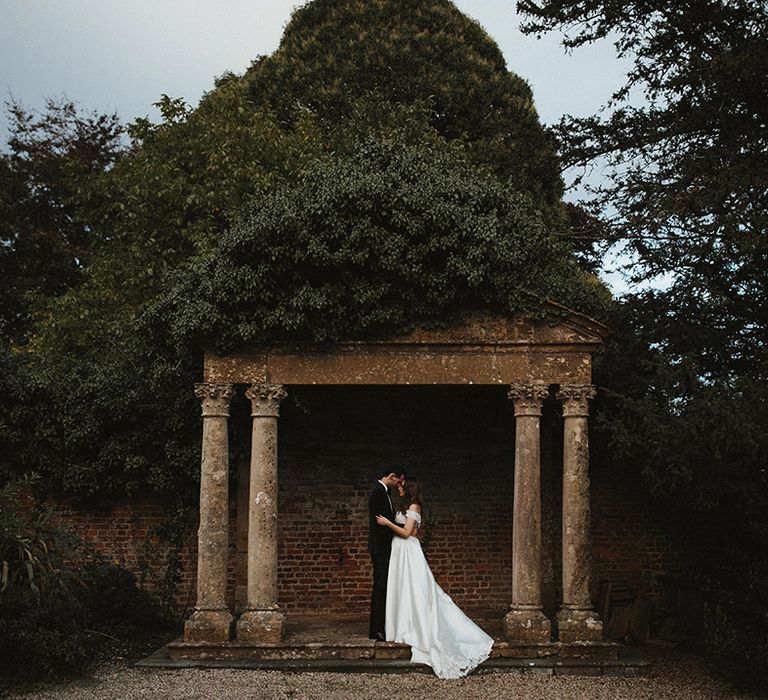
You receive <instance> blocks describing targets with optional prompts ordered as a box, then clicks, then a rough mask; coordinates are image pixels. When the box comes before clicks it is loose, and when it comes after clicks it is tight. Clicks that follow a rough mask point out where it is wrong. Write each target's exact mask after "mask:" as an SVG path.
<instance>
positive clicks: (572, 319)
mask: <svg viewBox="0 0 768 700" xmlns="http://www.w3.org/2000/svg"><path fill="white" fill-rule="evenodd" d="M562 310H563V309H562V308H559V309H558V311H562ZM607 333H608V329H607V328H606V327H605V326H603V325H602V324H600V323H598V322H596V321H593V320H592V319H590V318H588V317H586V316H583V315H581V314H578V313H575V312H572V313H570V314H569V315H568V316H567V317H566V318H563V320H562V321H561V322H560V323H558V324H555V325H551V324H550V323H548V322H547V321H533V320H531V319H530V318H526V317H525V316H510V317H506V316H482V315H478V316H470V317H468V318H467V319H466V320H465V322H464V323H461V324H456V325H455V326H452V327H451V328H448V329H423V328H417V329H415V330H413V331H412V332H411V333H408V334H407V335H404V336H400V337H397V338H389V339H383V340H376V341H360V342H347V343H340V344H338V345H336V346H334V347H331V348H328V347H322V348H318V347H314V346H305V347H297V346H273V347H270V348H264V347H258V348H253V349H252V350H251V351H247V350H241V351H239V352H237V353H233V354H231V355H227V356H219V355H215V354H212V353H207V354H206V356H205V379H206V381H209V382H225V381H226V382H236V383H254V384H262V383H264V382H265V381H266V380H267V377H269V381H271V382H274V383H276V384H277V383H279V384H496V385H501V384H511V383H514V382H526V383H528V382H541V383H544V384H577V383H581V384H584V383H588V382H589V381H591V366H592V363H591V353H592V352H593V351H594V350H595V349H596V348H597V347H598V346H599V345H600V343H601V342H602V338H603V336H605V335H607Z"/></svg>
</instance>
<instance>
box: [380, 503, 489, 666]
mask: <svg viewBox="0 0 768 700" xmlns="http://www.w3.org/2000/svg"><path fill="white" fill-rule="evenodd" d="M406 517H408V518H412V519H413V520H414V521H416V525H417V527H418V526H419V525H420V524H421V515H420V514H419V513H416V512H415V511H411V510H409V511H406V513H405V515H404V514H403V513H397V514H396V515H395V522H397V523H398V524H400V525H403V524H405V520H406ZM385 629H386V637H387V640H389V641H394V642H402V643H404V644H409V645H410V646H411V661H412V662H413V663H424V664H428V665H429V666H431V667H432V670H433V671H434V672H435V675H436V676H438V677H439V678H460V677H461V676H464V675H466V674H467V673H469V672H470V671H471V670H472V669H473V668H475V667H476V666H478V665H479V664H481V663H482V662H483V661H485V659H487V658H488V656H489V655H490V653H491V647H492V646H493V638H492V637H489V636H488V635H487V634H486V633H485V632H483V630H482V629H480V628H479V627H478V626H477V625H476V624H475V623H474V622H472V620H470V619H469V618H468V617H467V616H466V615H465V614H464V613H463V612H462V611H461V609H460V608H459V607H458V606H457V605H456V603H454V602H453V600H451V597H450V596H449V595H448V594H447V593H446V592H445V591H444V590H443V589H442V588H440V586H439V585H438V584H437V581H435V577H434V576H433V574H432V571H431V570H430V568H429V564H427V560H426V559H425V557H424V552H422V550H421V542H419V540H418V539H417V538H416V537H408V538H402V537H397V536H395V537H393V540H392V553H391V555H390V559H389V576H388V579H387V611H386V624H385Z"/></svg>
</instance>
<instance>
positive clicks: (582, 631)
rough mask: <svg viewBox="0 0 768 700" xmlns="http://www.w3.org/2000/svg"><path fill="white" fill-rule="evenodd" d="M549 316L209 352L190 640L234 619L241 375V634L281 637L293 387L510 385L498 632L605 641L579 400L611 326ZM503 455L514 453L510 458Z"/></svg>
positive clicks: (256, 638)
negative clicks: (550, 474)
mask: <svg viewBox="0 0 768 700" xmlns="http://www.w3.org/2000/svg"><path fill="white" fill-rule="evenodd" d="M556 310H557V311H559V312H561V314H562V320H560V321H559V322H558V323H556V324H554V325H553V324H550V323H547V322H545V321H533V320H532V319H530V318H528V317H524V316H512V317H498V316H494V317H491V316H480V315H475V316H471V317H467V318H466V319H465V321H464V322H463V323H462V324H458V325H455V326H452V327H450V328H448V329H441V330H434V329H430V330H426V329H416V330H414V331H412V332H411V333H409V334H407V335H405V336H401V337H397V338H391V339H386V340H379V341H361V342H349V343H342V344H338V345H335V346H333V347H322V348H318V347H299V346H286V345H281V346H272V347H268V348H265V347H258V348H250V349H243V350H241V351H239V352H237V353H233V354H230V355H226V356H218V355H215V354H210V353H209V354H206V356H205V369H204V377H203V379H204V381H203V382H202V383H200V384H198V385H196V388H195V391H196V394H197V396H198V397H199V398H200V399H201V403H202V414H203V448H202V466H201V470H202V471H201V498H200V530H199V532H198V582H197V605H196V609H195V611H194V612H193V614H192V616H191V617H190V619H189V620H187V622H186V625H185V634H184V638H185V642H187V643H200V642H205V643H208V644H222V643H226V642H228V641H229V640H230V638H231V631H232V628H233V622H234V620H233V616H232V614H231V612H230V610H229V608H228V607H227V603H226V579H227V546H228V507H227V506H228V478H227V475H228V471H229V447H228V442H227V441H228V438H227V421H228V416H229V403H230V400H231V398H232V395H233V392H234V387H235V385H237V384H245V385H247V387H248V388H247V389H246V396H247V398H248V399H249V400H250V402H251V409H252V410H251V416H252V447H251V462H250V494H249V499H248V501H249V508H248V552H247V586H246V589H247V594H246V605H245V609H244V611H243V612H242V614H241V615H240V617H239V619H238V620H237V623H236V625H235V627H236V637H237V640H238V642H240V643H243V644H249V643H253V644H263V643H277V642H279V641H280V639H281V638H282V635H283V627H284V616H283V614H282V612H281V611H280V609H279V606H278V589H277V516H278V513H277V478H278V474H277V423H278V416H279V406H280V401H281V400H282V399H283V398H284V397H285V396H286V389H285V387H286V386H290V385H297V384H301V385H312V384H319V385H435V384H443V385H456V384H465V385H506V386H508V387H509V391H508V398H509V399H510V400H512V401H513V403H514V413H515V423H516V426H515V455H514V482H515V487H514V503H512V504H511V508H510V510H511V512H512V525H511V526H512V571H511V575H512V600H511V601H510V609H509V612H508V613H507V614H506V616H505V618H504V631H505V635H506V637H507V639H508V640H509V641H511V642H518V643H546V642H549V640H550V635H551V630H552V623H553V622H554V625H555V630H556V633H557V638H558V641H561V642H574V641H576V642H585V641H598V640H600V639H601V638H602V622H601V621H600V619H599V617H598V616H597V615H596V613H595V612H594V610H593V609H592V605H591V601H590V586H589V584H590V573H591V555H590V536H589V525H590V505H589V476H588V467H589V451H588V402H589V400H590V399H591V398H593V397H594V395H595V388H594V386H592V384H591V368H592V353H593V352H594V351H595V349H596V348H597V347H598V346H599V345H600V343H601V342H602V339H603V338H604V337H605V336H606V335H607V332H608V331H607V328H606V327H605V326H603V325H602V324H600V323H598V322H597V321H594V320H593V319H590V318H588V317H586V316H584V315H582V314H578V313H576V312H572V311H568V310H565V309H562V307H556ZM551 385H556V386H558V387H559V389H558V391H557V392H556V397H557V399H558V400H559V401H561V402H562V408H563V419H564V433H563V434H564V443H563V504H562V523H563V535H562V540H563V541H562V586H563V603H562V606H561V608H560V610H559V612H558V613H557V615H556V619H555V620H553V621H551V620H550V619H548V618H547V617H546V616H545V615H544V614H543V612H542V600H541V598H542V594H541V492H540V417H541V407H542V403H543V401H544V400H545V398H546V397H547V396H548V394H549V387H550V386H551ZM511 466H512V460H510V467H511Z"/></svg>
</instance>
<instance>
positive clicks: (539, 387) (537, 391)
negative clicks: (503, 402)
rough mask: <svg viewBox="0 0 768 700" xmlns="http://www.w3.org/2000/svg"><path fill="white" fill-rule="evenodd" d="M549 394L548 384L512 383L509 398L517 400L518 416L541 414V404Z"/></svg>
mask: <svg viewBox="0 0 768 700" xmlns="http://www.w3.org/2000/svg"><path fill="white" fill-rule="evenodd" d="M547 396H549V387H548V386H547V385H546V384H512V385H510V387H509V391H508V392H507V398H508V399H512V400H513V401H514V402H515V415H516V416H540V415H541V404H542V403H543V402H544V399H546V398H547Z"/></svg>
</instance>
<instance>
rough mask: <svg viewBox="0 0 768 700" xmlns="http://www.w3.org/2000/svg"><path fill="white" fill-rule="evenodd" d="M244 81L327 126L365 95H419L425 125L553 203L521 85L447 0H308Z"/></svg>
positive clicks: (539, 136)
mask: <svg viewBox="0 0 768 700" xmlns="http://www.w3.org/2000/svg"><path fill="white" fill-rule="evenodd" d="M246 78H247V79H248V80H249V81H250V83H251V94H252V96H253V99H254V101H255V103H256V104H257V105H258V106H263V107H268V108H270V109H272V110H274V111H275V113H276V115H277V116H278V118H279V119H280V120H281V121H282V122H283V123H286V124H288V125H292V124H294V123H295V122H296V121H297V119H299V118H300V117H301V115H302V114H305V113H310V114H313V115H317V117H319V119H320V121H321V123H322V124H323V125H325V128H326V129H329V130H335V129H336V128H337V127H338V126H339V125H340V124H342V123H343V122H344V121H345V120H346V119H348V118H349V116H350V115H351V113H352V111H353V105H354V102H355V100H357V99H358V98H360V97H362V96H364V95H367V94H369V93H371V92H374V93H377V94H378V95H380V96H381V97H382V98H383V99H385V100H386V101H389V102H392V103H395V104H401V105H411V104H414V103H415V102H419V101H424V100H428V101H429V102H430V104H431V124H432V126H433V127H434V128H435V129H436V130H437V132H438V133H439V134H440V135H441V136H443V137H444V138H446V139H448V140H460V141H462V142H463V143H464V144H466V145H467V150H468V153H469V154H470V157H471V158H472V159H473V160H474V161H475V162H477V163H483V164H487V165H489V166H490V167H491V168H493V170H494V172H495V173H496V175H497V176H499V177H500V178H501V179H503V180H504V179H507V178H508V177H510V176H512V177H513V180H512V186H513V187H514V188H516V189H518V190H519V191H521V192H525V193H527V194H530V195H532V196H533V198H534V200H535V201H536V203H537V204H538V205H539V206H540V207H556V206H557V205H558V204H559V202H560V197H561V195H562V183H561V180H560V173H559V166H558V161H557V158H556V156H555V153H554V149H553V146H552V143H551V139H550V137H549V136H548V135H547V134H546V133H545V131H544V130H543V129H542V127H541V125H540V124H539V120H538V117H537V115H536V110H535V108H534V106H533V98H532V95H531V90H530V88H529V87H528V85H527V83H526V82H525V81H524V80H522V79H521V78H520V77H518V76H517V75H515V74H514V73H510V72H509V71H508V70H507V68H506V65H505V63H504V58H503V56H502V54H501V51H499V48H498V47H497V46H496V44H495V43H494V41H493V40H492V39H491V38H490V37H489V36H488V34H486V32H485V31H484V30H483V29H482V28H481V27H480V25H479V24H477V23H476V22H474V21H473V20H471V19H469V18H468V17H467V16H465V15H464V14H462V13H461V12H460V11H459V10H458V9H457V8H456V7H455V5H454V4H453V3H452V2H449V1H448V0H430V1H429V2H425V1H423V0H419V1H418V2H413V0H343V1H341V2H339V1H338V0H315V1H314V2H311V3H307V4H306V5H304V6H303V7H301V8H300V9H298V10H297V11H296V12H295V13H294V14H293V16H292V18H291V21H290V22H289V23H288V26H287V27H286V29H285V33H284V35H283V39H282V41H281V43H280V47H279V48H278V50H277V51H276V52H275V53H274V54H272V55H271V56H268V57H265V58H261V59H259V60H257V61H256V62H255V63H254V65H253V67H252V68H251V70H250V71H249V73H248V74H247V75H246Z"/></svg>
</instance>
